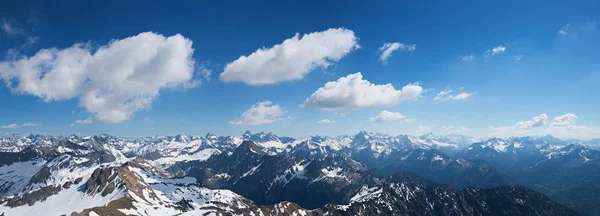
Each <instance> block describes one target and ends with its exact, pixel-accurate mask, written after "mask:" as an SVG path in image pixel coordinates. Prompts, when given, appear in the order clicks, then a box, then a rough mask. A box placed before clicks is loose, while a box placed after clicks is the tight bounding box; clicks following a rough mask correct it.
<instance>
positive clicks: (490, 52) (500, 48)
mask: <svg viewBox="0 0 600 216" xmlns="http://www.w3.org/2000/svg"><path fill="white" fill-rule="evenodd" d="M505 51H506V47H504V46H497V47H494V48H492V49H489V50H488V51H486V52H485V54H484V56H485V57H492V56H495V55H497V54H502V53H504V52H505Z"/></svg>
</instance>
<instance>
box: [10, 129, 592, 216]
mask: <svg viewBox="0 0 600 216" xmlns="http://www.w3.org/2000/svg"><path fill="white" fill-rule="evenodd" d="M597 146H598V145H597V144H596V142H595V141H593V140H592V141H579V140H560V139H556V138H554V137H551V136H544V137H514V138H508V139H499V138H492V139H488V140H477V139H474V138H471V137H468V136H461V135H447V136H438V135H433V134H426V135H423V136H418V137H417V136H408V135H400V136H391V135H386V134H379V133H368V132H364V131H361V132H359V133H357V134H355V135H344V136H337V137H329V136H311V137H306V138H292V137H285V136H277V135H275V134H272V133H263V132H261V133H251V132H249V131H247V132H246V133H244V134H243V135H242V136H216V135H214V134H210V133H209V134H207V135H206V136H186V135H177V136H165V137H144V138H123V137H116V136H110V135H98V136H86V137H81V136H75V135H73V136H67V137H61V136H44V135H28V136H18V135H13V136H10V137H4V138H0V197H1V198H0V213H2V212H4V213H5V215H33V214H42V215H49V214H50V211H51V214H50V215H62V214H67V215H68V214H71V215H128V214H133V215H198V214H204V213H227V214H234V215H236V214H237V215H251V214H256V215H260V214H261V213H262V214H263V215H282V214H283V215H325V214H326V215H372V214H374V213H378V214H383V215H452V214H455V215H578V214H579V213H582V214H585V215H597V214H598V213H597V212H600V209H598V208H597V207H596V206H600V205H599V204H600V195H597V194H600V189H599V187H598V185H597V182H600V174H598V173H600V172H598V171H600V170H599V169H600V162H598V161H599V160H598V158H599V157H600V153H599V151H598V150H596V148H597ZM521 185H524V186H521ZM528 188H531V189H533V190H530V189H528ZM535 191H538V192H541V193H538V192H535ZM544 194H545V195H547V196H548V197H546V196H545V195H544ZM552 200H556V201H558V203H560V204H558V203H555V202H554V201H552ZM563 205H564V206H566V207H563ZM59 206H60V207H59ZM569 208H571V209H574V210H575V211H577V212H575V211H572V210H569Z"/></svg>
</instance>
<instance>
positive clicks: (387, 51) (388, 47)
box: [379, 42, 417, 63]
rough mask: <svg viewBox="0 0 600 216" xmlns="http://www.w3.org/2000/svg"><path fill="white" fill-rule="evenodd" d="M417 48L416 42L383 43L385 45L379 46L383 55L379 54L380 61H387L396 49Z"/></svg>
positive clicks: (410, 49) (412, 49)
mask: <svg viewBox="0 0 600 216" xmlns="http://www.w3.org/2000/svg"><path fill="white" fill-rule="evenodd" d="M416 49H417V45H416V44H403V43H398V42H393V43H385V44H383V46H381V47H379V51H380V52H381V56H379V61H380V62H383V63H386V62H387V60H388V58H389V57H390V56H392V53H393V52H394V51H404V50H407V51H414V50H416Z"/></svg>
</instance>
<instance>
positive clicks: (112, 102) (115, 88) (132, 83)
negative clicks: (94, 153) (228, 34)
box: [0, 32, 200, 123]
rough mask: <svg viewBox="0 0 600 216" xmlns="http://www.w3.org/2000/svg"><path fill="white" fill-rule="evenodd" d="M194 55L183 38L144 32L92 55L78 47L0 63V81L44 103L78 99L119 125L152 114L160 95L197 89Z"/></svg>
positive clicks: (85, 46)
mask: <svg viewBox="0 0 600 216" xmlns="http://www.w3.org/2000/svg"><path fill="white" fill-rule="evenodd" d="M193 52H194V49H193V48H192V41H191V40H189V39H187V38H184V37H183V36H181V35H179V34H178V35H174V36H171V37H164V36H162V35H160V34H156V33H152V32H145V33H141V34H138V35H136V36H133V37H129V38H125V39H121V40H112V41H111V42H110V43H109V44H107V45H104V46H101V47H99V48H97V49H94V50H93V49H92V46H91V45H89V44H75V45H73V46H71V47H69V48H65V49H57V48H50V49H42V50H40V51H38V52H37V53H36V54H35V55H33V56H31V57H22V58H20V59H18V60H12V61H5V62H0V78H1V79H3V80H4V82H5V84H6V86H7V87H9V88H10V89H11V91H12V92H13V93H18V94H27V95H34V96H37V97H40V98H42V99H43V100H44V101H46V102H51V101H55V100H67V99H72V98H78V101H79V106H80V107H83V108H85V110H86V111H88V112H91V113H94V114H95V117H96V118H97V119H98V120H100V121H103V122H108V123H119V122H123V121H126V120H128V119H129V118H130V117H131V115H132V114H133V113H135V112H136V111H139V110H144V109H150V106H151V104H152V101H153V100H154V99H156V98H157V97H158V95H159V91H160V90H163V89H168V88H171V89H174V88H178V87H183V88H191V87H194V86H197V85H198V84H199V83H200V82H199V80H195V79H194V78H195V77H194V64H195V63H194V59H193V58H192V55H193Z"/></svg>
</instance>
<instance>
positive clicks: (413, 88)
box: [301, 72, 423, 110]
mask: <svg viewBox="0 0 600 216" xmlns="http://www.w3.org/2000/svg"><path fill="white" fill-rule="evenodd" d="M422 92H423V88H422V87H421V86H419V84H418V83H411V84H408V85H406V86H404V87H402V89H401V90H396V89H395V88H394V86H393V85H392V84H384V85H376V84H373V83H371V82H369V81H368V80H365V79H363V76H362V74H361V73H360V72H357V73H355V74H350V75H348V76H345V77H341V78H339V79H338V80H336V81H331V82H327V83H326V84H325V86H323V87H321V88H319V89H318V90H317V91H315V92H314V93H313V94H312V95H311V96H310V97H309V98H307V99H306V100H305V101H304V104H302V105H301V106H302V107H303V108H308V109H319V110H339V109H357V108H365V107H376V106H387V105H393V104H397V103H399V102H402V101H410V100H417V99H418V98H419V97H420V96H421V93H422Z"/></svg>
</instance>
